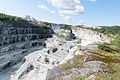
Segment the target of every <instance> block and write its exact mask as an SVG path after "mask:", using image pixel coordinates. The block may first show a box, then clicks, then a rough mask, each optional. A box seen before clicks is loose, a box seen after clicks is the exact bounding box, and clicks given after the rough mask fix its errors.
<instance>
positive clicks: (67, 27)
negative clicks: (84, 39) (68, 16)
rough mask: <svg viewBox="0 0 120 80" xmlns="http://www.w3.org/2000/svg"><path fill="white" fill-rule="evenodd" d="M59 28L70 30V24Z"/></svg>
mask: <svg viewBox="0 0 120 80" xmlns="http://www.w3.org/2000/svg"><path fill="white" fill-rule="evenodd" d="M61 29H64V30H71V26H69V25H66V26H64V27H62V28H61Z"/></svg>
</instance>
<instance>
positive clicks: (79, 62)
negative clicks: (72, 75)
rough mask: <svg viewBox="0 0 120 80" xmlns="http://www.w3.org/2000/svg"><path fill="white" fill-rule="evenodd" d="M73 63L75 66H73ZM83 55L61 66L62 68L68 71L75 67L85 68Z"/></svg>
mask: <svg viewBox="0 0 120 80" xmlns="http://www.w3.org/2000/svg"><path fill="white" fill-rule="evenodd" d="M71 61H72V62H73V64H71ZM82 64H83V55H76V56H74V58H73V59H71V60H69V61H67V62H66V63H65V64H62V65H60V67H61V68H63V69H65V70H68V69H71V68H75V67H83V65H82Z"/></svg>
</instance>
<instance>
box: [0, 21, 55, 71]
mask: <svg viewBox="0 0 120 80" xmlns="http://www.w3.org/2000/svg"><path fill="white" fill-rule="evenodd" d="M53 33H54V32H53V30H52V29H51V28H47V29H45V28H39V27H37V26H35V25H33V24H30V23H27V22H23V21H22V22H18V21H0V70H4V68H7V67H9V66H12V65H15V64H17V63H19V62H21V61H24V58H23V57H24V56H25V55H27V54H29V53H30V52H32V51H35V50H37V49H42V48H43V47H45V42H44V41H45V39H46V38H50V37H52V34H53Z"/></svg>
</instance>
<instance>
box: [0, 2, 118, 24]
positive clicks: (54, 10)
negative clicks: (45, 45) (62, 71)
mask: <svg viewBox="0 0 120 80" xmlns="http://www.w3.org/2000/svg"><path fill="white" fill-rule="evenodd" d="M0 13H5V14H10V15H15V16H20V17H24V16H25V15H30V16H31V17H34V18H36V19H37V20H40V21H47V22H52V23H62V24H73V25H80V24H84V25H94V26H96V25H120V0H0Z"/></svg>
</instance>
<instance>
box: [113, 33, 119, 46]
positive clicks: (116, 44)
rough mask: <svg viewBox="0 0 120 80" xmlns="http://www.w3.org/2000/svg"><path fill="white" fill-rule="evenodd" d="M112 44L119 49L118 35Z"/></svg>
mask: <svg viewBox="0 0 120 80" xmlns="http://www.w3.org/2000/svg"><path fill="white" fill-rule="evenodd" d="M112 44H113V45H115V46H117V47H119V48H120V35H118V36H117V37H116V38H115V39H114V40H113V41H112Z"/></svg>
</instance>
